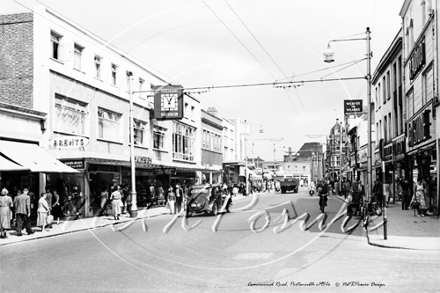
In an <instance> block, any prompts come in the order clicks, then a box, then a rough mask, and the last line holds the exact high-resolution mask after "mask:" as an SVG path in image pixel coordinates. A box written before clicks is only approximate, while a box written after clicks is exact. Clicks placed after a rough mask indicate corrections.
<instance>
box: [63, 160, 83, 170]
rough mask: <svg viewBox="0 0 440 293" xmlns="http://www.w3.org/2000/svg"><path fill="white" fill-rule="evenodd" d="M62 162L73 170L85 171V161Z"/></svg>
mask: <svg viewBox="0 0 440 293" xmlns="http://www.w3.org/2000/svg"><path fill="white" fill-rule="evenodd" d="M61 162H62V163H63V164H65V165H67V166H69V167H70V168H72V169H84V160H62V161H61Z"/></svg>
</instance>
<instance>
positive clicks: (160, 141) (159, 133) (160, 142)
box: [153, 127, 165, 150]
mask: <svg viewBox="0 0 440 293" xmlns="http://www.w3.org/2000/svg"><path fill="white" fill-rule="evenodd" d="M164 141H165V131H163V130H162V129H160V128H157V127H154V130H153V148H154V149H157V150H163V149H165V147H164Z"/></svg>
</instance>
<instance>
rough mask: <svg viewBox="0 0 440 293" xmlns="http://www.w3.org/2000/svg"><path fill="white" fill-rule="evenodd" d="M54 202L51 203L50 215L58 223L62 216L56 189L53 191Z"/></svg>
mask: <svg viewBox="0 0 440 293" xmlns="http://www.w3.org/2000/svg"><path fill="white" fill-rule="evenodd" d="M53 198H54V203H53V205H52V215H53V217H54V219H56V220H57V225H59V224H60V218H61V216H62V211H61V205H60V196H59V194H58V192H57V191H56V190H54V191H53Z"/></svg>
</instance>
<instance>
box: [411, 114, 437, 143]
mask: <svg viewBox="0 0 440 293" xmlns="http://www.w3.org/2000/svg"><path fill="white" fill-rule="evenodd" d="M430 113H431V110H425V111H424V112H423V113H421V114H420V115H419V116H417V117H416V118H415V119H414V120H413V121H411V122H410V123H408V135H407V136H408V145H409V146H410V147H412V146H415V145H417V144H419V143H421V142H424V141H425V140H428V139H430V138H431V135H430V126H431V122H430V120H429V118H430Z"/></svg>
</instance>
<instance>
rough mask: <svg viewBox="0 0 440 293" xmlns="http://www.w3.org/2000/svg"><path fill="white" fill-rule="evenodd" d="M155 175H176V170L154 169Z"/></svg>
mask: <svg viewBox="0 0 440 293" xmlns="http://www.w3.org/2000/svg"><path fill="white" fill-rule="evenodd" d="M153 174H154V175H174V174H176V168H153Z"/></svg>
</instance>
